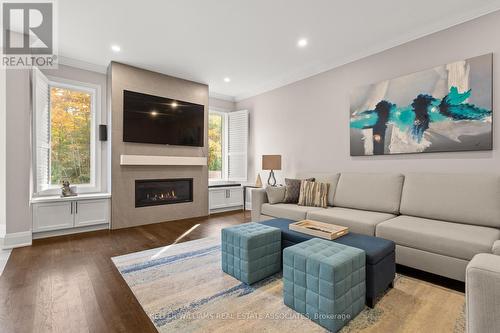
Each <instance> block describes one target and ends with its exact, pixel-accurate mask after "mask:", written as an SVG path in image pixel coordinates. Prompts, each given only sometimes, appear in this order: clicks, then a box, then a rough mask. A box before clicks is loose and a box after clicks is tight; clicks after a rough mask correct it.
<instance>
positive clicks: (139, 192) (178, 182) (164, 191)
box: [135, 178, 193, 207]
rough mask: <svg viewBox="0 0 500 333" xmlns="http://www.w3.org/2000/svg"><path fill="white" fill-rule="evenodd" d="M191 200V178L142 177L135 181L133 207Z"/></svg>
mask: <svg viewBox="0 0 500 333" xmlns="http://www.w3.org/2000/svg"><path fill="white" fill-rule="evenodd" d="M192 201H193V178H173V179H144V180H136V181H135V207H147V206H158V205H169V204H176V203H181V202H192Z"/></svg>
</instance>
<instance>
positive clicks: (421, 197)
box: [400, 173, 500, 228]
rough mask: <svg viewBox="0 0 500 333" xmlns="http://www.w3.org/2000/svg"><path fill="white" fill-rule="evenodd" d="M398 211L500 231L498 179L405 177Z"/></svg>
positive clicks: (445, 175) (484, 176)
mask: <svg viewBox="0 0 500 333" xmlns="http://www.w3.org/2000/svg"><path fill="white" fill-rule="evenodd" d="M400 211H401V214H404V215H411V216H418V217H424V218H428V219H434V220H443V221H450V222H457V223H465V224H474V225H481V226H487V227H495V228H500V176H498V175H484V174H432V173H414V174H408V175H406V176H405V184H404V187H403V196H402V199H401V208H400Z"/></svg>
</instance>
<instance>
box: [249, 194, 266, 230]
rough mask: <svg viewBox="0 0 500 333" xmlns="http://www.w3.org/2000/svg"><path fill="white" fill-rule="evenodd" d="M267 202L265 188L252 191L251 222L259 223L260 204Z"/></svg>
mask: <svg viewBox="0 0 500 333" xmlns="http://www.w3.org/2000/svg"><path fill="white" fill-rule="evenodd" d="M266 202H268V200H267V194H266V189H265V188H255V189H252V221H253V222H258V221H260V214H261V210H262V204H264V203H266Z"/></svg>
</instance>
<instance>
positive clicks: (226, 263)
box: [221, 223, 281, 284]
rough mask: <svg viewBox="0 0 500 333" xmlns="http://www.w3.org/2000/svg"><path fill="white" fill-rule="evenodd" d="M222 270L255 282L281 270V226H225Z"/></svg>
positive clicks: (239, 278) (242, 279)
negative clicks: (279, 227)
mask: <svg viewBox="0 0 500 333" xmlns="http://www.w3.org/2000/svg"><path fill="white" fill-rule="evenodd" d="M221 251H222V270H223V271H224V272H225V273H227V274H229V275H232V276H234V277H235V278H237V279H238V280H240V281H242V282H245V283H248V284H252V283H254V282H257V281H259V280H262V279H264V278H266V277H268V276H271V275H273V274H275V273H277V272H279V271H280V270H281V230H280V229H278V228H274V227H268V226H265V225H262V224H260V223H245V224H240V225H237V226H234V227H229V228H224V229H222V245H221Z"/></svg>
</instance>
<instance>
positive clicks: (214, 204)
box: [208, 190, 226, 209]
mask: <svg viewBox="0 0 500 333" xmlns="http://www.w3.org/2000/svg"><path fill="white" fill-rule="evenodd" d="M208 201H209V203H208V204H209V205H208V207H209V208H210V209H218V208H224V207H226V190H210V191H209V192H208Z"/></svg>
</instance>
